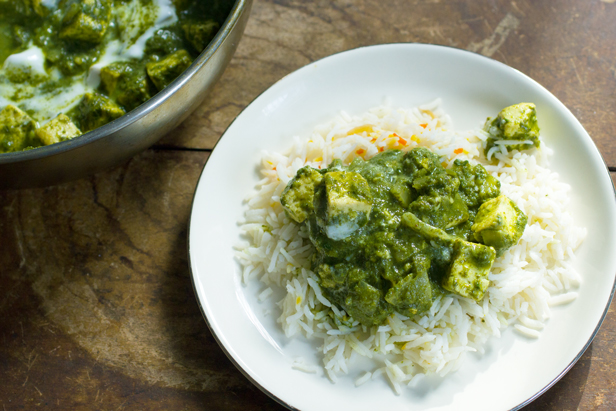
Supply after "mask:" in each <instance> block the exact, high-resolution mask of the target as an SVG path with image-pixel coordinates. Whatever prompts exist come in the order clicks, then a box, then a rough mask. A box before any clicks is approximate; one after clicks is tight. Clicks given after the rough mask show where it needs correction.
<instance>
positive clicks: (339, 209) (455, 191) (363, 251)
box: [281, 148, 527, 326]
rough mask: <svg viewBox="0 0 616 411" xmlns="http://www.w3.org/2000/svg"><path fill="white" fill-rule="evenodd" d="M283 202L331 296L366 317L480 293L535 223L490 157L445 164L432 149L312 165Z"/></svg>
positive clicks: (377, 318)
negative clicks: (486, 162)
mask: <svg viewBox="0 0 616 411" xmlns="http://www.w3.org/2000/svg"><path fill="white" fill-rule="evenodd" d="M281 203H282V205H283V207H284V209H285V211H286V212H287V214H288V215H289V217H290V218H291V219H293V220H294V221H296V222H297V223H301V224H306V225H307V228H308V232H309V235H310V240H311V242H312V243H313V244H314V246H315V253H314V254H313V257H312V263H311V264H312V267H311V268H312V270H313V271H314V272H315V273H316V274H317V275H318V277H319V285H320V287H321V289H322V291H323V293H324V295H325V296H326V297H327V298H328V299H329V300H330V301H331V302H332V303H334V304H336V305H337V306H338V307H341V308H343V309H344V310H345V311H346V312H347V313H348V314H349V315H350V316H351V317H352V318H353V319H355V320H358V321H359V322H360V323H361V324H363V325H367V326H371V325H378V324H381V323H383V321H385V319H386V318H387V317H388V316H389V315H390V314H392V312H394V311H396V312H398V313H401V314H403V315H406V316H414V315H416V314H421V313H423V312H426V311H427V310H428V309H429V308H430V306H431V305H432V302H433V301H434V299H435V298H436V297H438V296H439V295H442V294H443V293H445V292H452V293H456V294H459V295H462V296H464V297H468V298H472V299H474V300H476V301H479V300H481V299H482V298H483V296H484V293H485V291H486V289H487V287H488V285H489V280H488V273H489V271H490V268H491V267H492V263H493V261H494V259H495V257H496V255H497V254H499V253H502V252H503V251H504V250H505V249H507V248H508V247H510V246H511V245H513V244H515V243H517V241H518V240H519V239H520V237H521V235H522V233H523V231H524V227H525V226H526V222H527V218H526V216H525V215H524V213H522V211H520V210H519V208H518V207H517V206H516V205H515V204H514V203H513V201H511V200H510V199H508V198H507V197H505V196H503V195H500V182H499V181H498V180H497V179H495V178H494V177H492V176H491V175H490V174H489V173H488V172H487V171H486V170H485V169H484V167H483V166H481V165H479V164H478V165H475V166H472V165H471V164H469V163H468V162H467V161H459V160H456V161H455V162H454V164H453V167H452V168H451V169H444V168H443V166H442V165H441V160H440V158H439V157H438V156H437V155H436V154H434V153H433V152H431V151H430V150H429V149H427V148H415V149H413V150H411V151H409V152H406V153H405V152H402V151H400V150H390V151H385V152H382V153H380V154H378V155H376V156H375V157H373V158H372V159H370V160H368V161H364V160H363V159H361V158H357V159H355V160H354V161H353V162H352V163H351V164H350V165H348V166H344V165H343V164H342V162H341V161H340V160H334V161H333V162H332V163H331V164H330V165H329V167H328V168H327V169H323V170H317V169H314V168H311V167H309V166H306V167H304V168H302V169H300V170H299V171H298V172H297V174H296V176H295V177H294V178H293V179H292V180H291V181H290V182H289V184H288V185H287V187H286V188H285V190H284V191H283V194H282V196H281Z"/></svg>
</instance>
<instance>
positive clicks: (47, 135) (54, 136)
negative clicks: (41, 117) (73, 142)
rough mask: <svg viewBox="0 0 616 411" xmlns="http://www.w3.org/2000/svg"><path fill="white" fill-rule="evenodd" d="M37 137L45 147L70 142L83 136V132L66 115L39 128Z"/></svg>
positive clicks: (59, 116) (61, 115) (36, 132)
mask: <svg viewBox="0 0 616 411" xmlns="http://www.w3.org/2000/svg"><path fill="white" fill-rule="evenodd" d="M35 134H36V136H37V137H38V139H39V140H40V141H41V143H42V144H43V145H45V146H48V145H50V144H54V143H59V142H61V141H66V140H70V139H71V138H74V137H77V136H80V135H81V130H79V129H78V128H77V126H76V125H75V123H73V122H72V121H71V119H70V118H68V116H66V115H64V114H60V115H58V116H57V117H56V118H54V119H53V120H51V121H49V122H48V123H47V124H45V125H44V126H42V127H40V128H37V129H36V131H35Z"/></svg>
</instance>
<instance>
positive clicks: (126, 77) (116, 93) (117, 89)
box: [100, 62, 153, 111]
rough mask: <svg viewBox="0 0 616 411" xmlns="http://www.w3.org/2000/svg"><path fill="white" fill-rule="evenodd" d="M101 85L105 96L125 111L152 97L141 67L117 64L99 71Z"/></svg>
mask: <svg viewBox="0 0 616 411" xmlns="http://www.w3.org/2000/svg"><path fill="white" fill-rule="evenodd" d="M100 76H101V83H102V86H103V88H104V90H105V91H106V92H107V94H108V95H109V96H110V97H111V98H112V99H114V100H115V101H117V102H118V103H120V104H121V105H122V106H124V108H126V110H129V111H130V110H132V109H134V108H136V107H138V106H139V105H141V104H142V103H144V102H146V101H148V100H149V99H150V97H152V94H153V93H151V90H150V85H149V84H148V77H147V75H146V72H145V70H144V69H143V66H141V67H139V66H138V65H136V64H134V63H128V62H118V63H113V64H110V65H108V66H105V67H103V68H102V69H101V74H100Z"/></svg>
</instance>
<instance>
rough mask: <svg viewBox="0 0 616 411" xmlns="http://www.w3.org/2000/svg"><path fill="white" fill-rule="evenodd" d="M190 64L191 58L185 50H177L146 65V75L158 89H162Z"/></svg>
mask: <svg viewBox="0 0 616 411" xmlns="http://www.w3.org/2000/svg"><path fill="white" fill-rule="evenodd" d="M191 64H192V58H191V57H190V55H189V54H188V52H187V51H186V50H178V51H176V52H175V53H173V54H171V55H169V56H167V57H165V58H164V59H162V60H160V61H154V62H151V63H148V64H147V65H146V69H147V72H148V76H150V79H151V80H152V82H153V83H154V85H155V86H156V88H157V89H158V90H162V89H164V88H165V87H167V86H168V85H169V83H171V82H172V81H173V80H175V79H176V78H177V76H179V75H180V74H182V73H183V72H184V70H186V69H187V68H188V67H189V66H190V65H191Z"/></svg>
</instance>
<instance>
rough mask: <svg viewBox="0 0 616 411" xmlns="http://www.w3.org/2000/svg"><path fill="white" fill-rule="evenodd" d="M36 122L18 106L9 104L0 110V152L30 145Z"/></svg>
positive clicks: (16, 149)
mask: <svg viewBox="0 0 616 411" xmlns="http://www.w3.org/2000/svg"><path fill="white" fill-rule="evenodd" d="M35 128H36V124H35V123H34V120H32V119H31V118H30V116H28V114H26V113H25V112H23V111H22V110H20V109H19V108H17V107H15V106H13V105H11V104H9V105H8V106H6V107H5V108H4V109H3V110H2V111H0V153H12V152H14V151H21V150H23V149H25V148H27V147H28V146H30V145H31V139H32V136H33V135H34V129H35Z"/></svg>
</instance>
